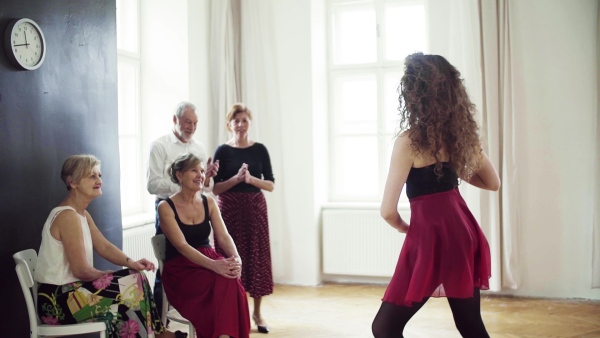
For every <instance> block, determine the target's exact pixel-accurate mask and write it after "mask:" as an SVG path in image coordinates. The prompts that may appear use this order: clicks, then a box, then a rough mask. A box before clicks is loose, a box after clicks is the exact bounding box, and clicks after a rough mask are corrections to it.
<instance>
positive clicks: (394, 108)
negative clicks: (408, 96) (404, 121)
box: [383, 73, 402, 134]
mask: <svg viewBox="0 0 600 338" xmlns="http://www.w3.org/2000/svg"><path fill="white" fill-rule="evenodd" d="M401 78H402V74H401V73H387V74H385V75H384V86H385V88H384V89H383V91H384V92H383V98H384V102H383V105H384V106H383V112H384V118H385V120H384V124H385V129H384V130H385V133H386V134H397V133H398V132H399V131H400V128H399V125H400V115H398V114H399V113H400V112H399V111H398V106H399V105H400V102H398V97H399V96H400V93H399V92H398V91H399V88H398V87H399V86H400V79H401Z"/></svg>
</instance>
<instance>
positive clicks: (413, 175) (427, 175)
mask: <svg viewBox="0 0 600 338" xmlns="http://www.w3.org/2000/svg"><path fill="white" fill-rule="evenodd" d="M434 169H435V163H434V164H431V165H428V166H426V167H422V168H411V169H410V172H409V173H408V177H407V178H406V196H407V197H408V198H414V197H417V196H421V195H427V194H433V193H436V192H443V191H448V190H452V189H454V188H456V187H458V175H456V172H455V171H454V170H452V168H450V166H449V165H448V164H447V163H446V162H444V163H442V177H440V178H438V176H437V175H436V174H435V172H434Z"/></svg>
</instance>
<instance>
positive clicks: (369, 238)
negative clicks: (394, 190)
mask: <svg viewBox="0 0 600 338" xmlns="http://www.w3.org/2000/svg"><path fill="white" fill-rule="evenodd" d="M403 217H405V216H404V215H403ZM402 243H404V235H403V234H400V233H399V232H398V231H396V230H395V229H393V228H392V227H391V226H389V225H388V224H387V223H386V222H385V221H384V220H383V219H382V218H381V216H380V215H379V210H377V209H364V210H349V209H325V210H323V273H325V274H335V275H349V276H368V277H391V276H392V275H393V273H394V269H395V268H396V262H397V261H398V256H399V255H400V249H401V248H402Z"/></svg>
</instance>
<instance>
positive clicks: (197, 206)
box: [158, 154, 250, 338]
mask: <svg viewBox="0 0 600 338" xmlns="http://www.w3.org/2000/svg"><path fill="white" fill-rule="evenodd" d="M170 174H171V180H172V181H173V182H174V183H176V184H179V186H180V187H181V190H180V191H179V192H177V193H175V194H173V195H172V196H171V197H169V198H167V199H166V200H164V201H162V202H160V204H159V205H158V215H159V217H160V227H161V229H162V231H163V233H164V234H165V236H166V237H167V241H166V259H165V265H164V268H163V274H162V278H163V279H162V281H163V288H164V290H165V293H166V295H167V298H168V299H169V303H171V305H173V307H175V309H177V311H179V313H180V314H181V315H182V316H183V317H184V318H186V319H187V320H189V321H190V322H191V323H192V324H193V325H194V327H195V328H196V332H197V335H198V338H214V337H220V338H222V337H235V338H248V337H249V336H250V315H249V312H248V301H247V299H246V291H245V290H244V287H243V286H242V283H241V280H240V276H241V274H242V261H241V259H240V256H239V255H238V252H237V249H236V247H235V244H234V243H233V240H232V239H231V236H230V235H229V233H228V232H227V228H226V227H225V224H224V222H223V219H222V218H221V213H220V212H219V208H218V207H217V203H216V202H215V200H214V199H213V198H211V197H207V196H205V195H203V194H202V187H203V186H204V179H205V177H206V176H205V171H204V167H203V165H202V161H201V160H200V159H199V158H198V157H196V156H195V155H192V154H184V155H181V156H179V157H178V158H176V159H175V160H174V161H173V164H172V165H171V168H170ZM211 229H212V230H213V231H214V237H215V239H216V240H218V241H219V244H220V246H221V248H222V249H223V251H224V252H225V254H226V256H227V257H226V258H225V257H223V256H221V255H220V254H218V253H217V252H216V251H215V250H214V249H213V248H212V247H211V246H210V243H209V239H208V236H209V235H210V232H211Z"/></svg>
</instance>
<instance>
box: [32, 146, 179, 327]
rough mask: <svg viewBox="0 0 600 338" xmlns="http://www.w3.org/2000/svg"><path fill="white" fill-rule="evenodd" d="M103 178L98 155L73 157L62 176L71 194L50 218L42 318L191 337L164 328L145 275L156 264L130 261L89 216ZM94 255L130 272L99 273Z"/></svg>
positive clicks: (40, 272) (41, 270)
mask: <svg viewBox="0 0 600 338" xmlns="http://www.w3.org/2000/svg"><path fill="white" fill-rule="evenodd" d="M101 176H102V174H101V172H100V160H98V159H97V158H96V157H94V156H92V155H74V156H70V157H69V158H67V160H66V161H65V162H64V164H63V167H62V171H61V178H62V180H63V181H64V182H65V184H66V186H67V190H68V191H69V194H68V196H67V198H65V199H64V200H63V201H62V202H61V203H60V204H59V205H58V206H57V207H56V208H54V209H52V211H51V212H50V215H49V216H48V219H47V220H46V224H45V225H44V229H43V230H42V244H41V246H40V251H39V255H38V261H37V264H36V267H35V273H34V279H35V280H36V282H38V283H39V285H38V294H37V300H38V301H37V307H38V309H37V312H38V315H39V316H40V319H41V320H42V322H43V323H45V324H50V325H64V324H75V323H81V322H104V323H106V331H107V333H108V334H107V336H108V337H109V338H118V337H128V338H136V337H149V338H150V337H157V338H159V337H160V338H185V337H186V336H187V333H183V332H180V331H177V332H175V333H174V332H170V331H167V330H166V328H165V327H164V326H163V325H162V323H161V321H160V317H159V316H158V311H157V309H156V305H155V303H154V298H153V297H152V290H151V289H150V285H149V284H148V280H147V279H146V276H145V275H144V274H143V273H141V272H139V271H142V270H152V271H154V270H155V267H154V264H153V263H152V262H150V261H148V260H147V259H145V258H142V259H140V260H138V261H134V260H132V259H130V258H129V257H127V255H125V254H124V253H123V252H122V251H121V250H119V249H118V248H117V247H116V246H114V245H113V244H112V243H110V242H109V241H108V240H107V239H106V238H105V237H104V236H103V235H102V233H101V232H100V230H98V227H96V224H95V223H94V220H93V219H92V216H91V215H90V214H89V213H88V212H87V210H86V208H87V206H88V205H89V204H90V203H91V202H92V200H93V199H95V198H96V197H99V196H101V195H102V178H101ZM94 251H95V252H96V253H97V254H98V255H100V256H101V257H102V258H104V259H106V260H107V261H109V262H111V263H113V264H115V265H120V266H125V267H127V269H124V270H119V271H101V270H97V269H95V268H94V266H93V263H94V262H93V252H94Z"/></svg>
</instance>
